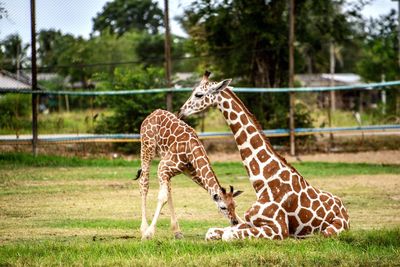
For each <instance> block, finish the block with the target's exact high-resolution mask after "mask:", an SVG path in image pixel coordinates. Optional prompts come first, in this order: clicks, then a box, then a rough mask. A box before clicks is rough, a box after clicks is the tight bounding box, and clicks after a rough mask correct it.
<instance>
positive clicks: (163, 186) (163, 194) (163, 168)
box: [142, 159, 177, 239]
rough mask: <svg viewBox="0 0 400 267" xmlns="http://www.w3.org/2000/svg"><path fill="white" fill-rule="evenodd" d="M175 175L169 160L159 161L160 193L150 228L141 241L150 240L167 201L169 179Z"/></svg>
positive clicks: (173, 167)
mask: <svg viewBox="0 0 400 267" xmlns="http://www.w3.org/2000/svg"><path fill="white" fill-rule="evenodd" d="M176 173H177V170H176V169H175V166H172V165H171V161H170V160H168V159H167V160H165V159H163V160H161V161H160V163H159V164H158V180H159V183H160V191H159V192H158V201H157V208H156V211H155V213H154V216H153V220H152V221H151V224H150V226H149V227H148V228H147V230H146V231H145V233H144V235H143V236H142V239H151V238H152V237H153V236H154V233H155V229H156V224H157V220H158V217H159V216H160V213H161V209H162V208H163V207H164V205H165V203H167V201H168V199H169V193H170V179H171V177H172V176H174V175H175V174H176Z"/></svg>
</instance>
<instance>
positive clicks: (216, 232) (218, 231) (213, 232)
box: [205, 228, 225, 241]
mask: <svg viewBox="0 0 400 267" xmlns="http://www.w3.org/2000/svg"><path fill="white" fill-rule="evenodd" d="M224 231H225V228H210V229H208V231H207V233H206V237H205V240H206V241H211V240H220V239H222V235H223V234H224Z"/></svg>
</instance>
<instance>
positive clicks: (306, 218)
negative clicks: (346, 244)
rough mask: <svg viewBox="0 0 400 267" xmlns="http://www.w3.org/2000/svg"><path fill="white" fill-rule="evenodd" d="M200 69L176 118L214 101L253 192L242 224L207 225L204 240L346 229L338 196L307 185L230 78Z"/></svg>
mask: <svg viewBox="0 0 400 267" xmlns="http://www.w3.org/2000/svg"><path fill="white" fill-rule="evenodd" d="M209 75H210V73H209V72H206V73H205V74H204V76H203V79H202V81H201V82H200V84H199V85H198V86H196V87H195V88H194V89H193V92H192V95H191V96H190V98H189V99H188V100H187V101H186V103H185V104H184V105H183V106H182V108H181V110H180V112H179V117H185V116H189V115H191V114H194V113H198V112H200V111H203V110H205V109H206V108H208V107H210V106H217V108H218V109H219V110H220V111H221V112H222V114H223V116H224V117H225V120H226V122H227V124H228V125H229V126H230V128H231V130H232V132H233V134H234V138H235V141H236V144H237V147H238V149H239V152H240V155H241V158H242V161H243V164H244V166H245V167H246V170H247V173H248V175H249V179H250V182H251V184H252V185H253V188H254V190H255V192H256V195H257V201H256V202H255V203H254V204H253V205H252V207H251V208H250V209H249V210H248V211H247V212H246V213H245V223H241V224H239V225H236V226H233V227H227V228H212V229H210V230H209V231H208V233H207V235H206V239H221V238H222V239H223V240H231V239H244V238H267V239H284V238H287V237H288V236H293V237H305V236H308V235H310V234H312V233H315V232H321V233H322V234H323V235H324V236H331V235H334V234H339V233H340V232H342V231H343V230H346V229H348V228H349V226H350V223H349V216H348V213H347V209H346V208H345V207H344V205H343V203H342V201H341V200H340V198H338V197H336V196H334V195H332V194H331V193H329V192H325V191H322V190H319V189H317V188H314V187H312V186H311V185H310V184H309V183H308V182H307V181H306V180H305V179H304V178H303V177H302V176H301V174H300V173H299V172H298V171H297V170H296V169H295V168H294V167H293V166H291V165H290V164H289V163H287V162H286V160H285V159H284V158H283V157H281V156H280V155H279V154H278V153H277V152H275V150H274V149H273V147H272V146H271V144H270V142H269V140H268V138H267V137H266V136H265V134H264V132H263V130H262V128H261V126H260V125H259V123H258V121H257V120H256V118H255V117H254V116H253V114H251V113H250V111H248V109H247V108H246V107H245V105H244V104H243V102H242V101H241V100H240V99H239V98H238V97H237V96H236V95H235V94H234V93H233V92H232V88H230V87H228V85H229V83H230V82H231V80H224V81H222V82H211V81H209V80H208V77H209Z"/></svg>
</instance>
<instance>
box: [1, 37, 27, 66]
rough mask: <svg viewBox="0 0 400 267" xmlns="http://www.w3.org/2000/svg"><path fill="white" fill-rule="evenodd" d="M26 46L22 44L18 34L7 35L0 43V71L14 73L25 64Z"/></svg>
mask: <svg viewBox="0 0 400 267" xmlns="http://www.w3.org/2000/svg"><path fill="white" fill-rule="evenodd" d="M28 48H29V45H28V44H23V42H22V39H21V37H20V36H19V35H18V34H11V35H8V36H7V37H6V38H5V39H4V40H3V41H2V42H0V51H1V57H0V60H1V62H0V66H1V68H2V69H5V70H8V71H11V72H14V73H15V72H16V71H17V70H20V69H22V68H23V67H24V65H26V64H27V61H28V58H27V50H28Z"/></svg>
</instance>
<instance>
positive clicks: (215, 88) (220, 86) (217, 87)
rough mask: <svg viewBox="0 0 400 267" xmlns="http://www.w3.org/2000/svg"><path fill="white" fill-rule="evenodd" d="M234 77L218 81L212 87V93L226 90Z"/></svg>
mask: <svg viewBox="0 0 400 267" xmlns="http://www.w3.org/2000/svg"><path fill="white" fill-rule="evenodd" d="M231 81H232V79H226V80H223V81H222V82H219V83H217V84H216V85H214V86H213V87H212V88H211V93H213V94H216V93H219V92H220V91H222V90H224V89H225V88H226V87H227V86H228V85H229V84H230V83H231Z"/></svg>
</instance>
